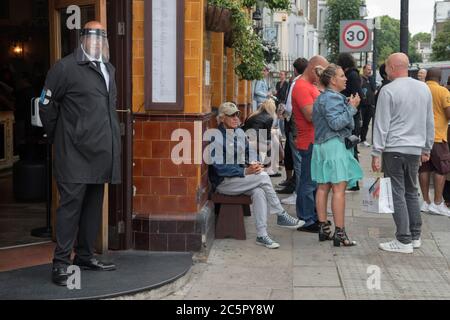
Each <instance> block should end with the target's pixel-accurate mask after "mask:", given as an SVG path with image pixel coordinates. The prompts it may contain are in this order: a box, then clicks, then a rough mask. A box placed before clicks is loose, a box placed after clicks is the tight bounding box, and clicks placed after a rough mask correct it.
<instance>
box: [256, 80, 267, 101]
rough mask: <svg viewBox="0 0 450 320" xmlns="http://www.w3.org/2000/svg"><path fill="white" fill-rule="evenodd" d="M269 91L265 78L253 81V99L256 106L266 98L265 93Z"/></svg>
mask: <svg viewBox="0 0 450 320" xmlns="http://www.w3.org/2000/svg"><path fill="white" fill-rule="evenodd" d="M268 92H269V86H268V85H267V82H266V80H265V79H261V80H257V81H256V83H255V91H254V94H253V99H254V100H255V101H256V106H259V104H260V103H263V102H264V101H266V100H267V93H268Z"/></svg>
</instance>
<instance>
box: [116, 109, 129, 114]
mask: <svg viewBox="0 0 450 320" xmlns="http://www.w3.org/2000/svg"><path fill="white" fill-rule="evenodd" d="M116 111H117V112H121V113H131V110H130V109H116Z"/></svg>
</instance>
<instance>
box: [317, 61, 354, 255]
mask: <svg viewBox="0 0 450 320" xmlns="http://www.w3.org/2000/svg"><path fill="white" fill-rule="evenodd" d="M315 71H316V73H317V75H318V76H319V79H320V82H321V84H322V85H323V86H324V87H325V91H324V92H323V93H322V94H321V95H320V96H319V97H318V98H317V100H316V102H315V103H314V107H313V116H312V120H313V123H314V128H315V136H314V148H313V154H312V161H311V177H312V180H313V181H316V182H317V184H318V188H317V194H316V209H317V215H318V218H319V241H325V240H333V241H334V246H336V247H339V246H340V245H343V246H354V245H355V244H356V242H355V241H351V240H350V239H349V238H348V236H347V234H346V232H345V227H344V217H345V190H346V188H347V185H348V186H349V187H352V186H355V185H356V183H357V182H358V180H360V179H362V176H363V172H362V170H361V167H360V166H359V163H358V162H357V161H356V159H355V158H354V157H353V148H350V149H347V148H346V145H345V138H347V137H349V136H351V134H352V130H353V129H354V127H355V123H354V120H353V116H354V115H355V114H356V112H357V107H358V105H359V103H360V100H361V99H360V98H359V96H358V95H352V96H351V97H350V98H349V99H348V100H347V98H346V97H345V96H344V95H343V94H341V93H340V92H341V91H342V90H344V89H345V87H346V83H347V78H346V77H345V74H344V71H343V70H342V68H341V67H340V66H337V65H335V64H330V65H329V66H328V67H327V68H326V69H324V68H322V67H317V68H316V70H315ZM330 190H333V196H332V203H331V207H332V211H333V217H334V223H335V227H336V230H335V232H334V236H333V237H332V236H331V227H330V223H329V222H328V221H327V201H328V194H329V192H330Z"/></svg>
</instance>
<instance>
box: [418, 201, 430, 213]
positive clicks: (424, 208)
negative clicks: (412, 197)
mask: <svg viewBox="0 0 450 320" xmlns="http://www.w3.org/2000/svg"><path fill="white" fill-rule="evenodd" d="M429 207H430V204H429V203H428V202H426V201H424V202H423V203H422V206H421V207H420V211H421V212H428V211H430V208H429Z"/></svg>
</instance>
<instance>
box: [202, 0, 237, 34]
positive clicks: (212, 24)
mask: <svg viewBox="0 0 450 320" xmlns="http://www.w3.org/2000/svg"><path fill="white" fill-rule="evenodd" d="M205 20H206V30H208V31H213V32H229V31H230V30H231V11H230V10H228V9H226V8H221V7H218V6H214V5H210V4H208V6H207V7H206V14H205Z"/></svg>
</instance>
